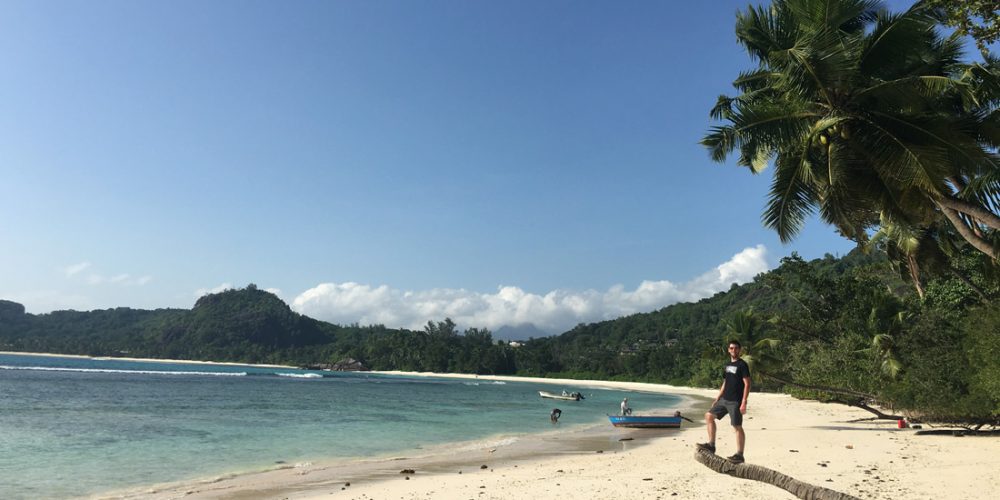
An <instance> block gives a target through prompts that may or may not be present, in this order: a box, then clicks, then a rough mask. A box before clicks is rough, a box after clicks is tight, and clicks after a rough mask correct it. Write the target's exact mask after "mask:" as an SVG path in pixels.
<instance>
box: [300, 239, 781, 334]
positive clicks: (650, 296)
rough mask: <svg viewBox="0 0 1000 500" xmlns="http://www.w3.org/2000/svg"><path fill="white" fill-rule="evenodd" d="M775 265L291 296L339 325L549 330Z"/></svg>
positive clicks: (346, 287) (748, 255)
mask: <svg viewBox="0 0 1000 500" xmlns="http://www.w3.org/2000/svg"><path fill="white" fill-rule="evenodd" d="M768 269H769V265H768V263H767V249H766V248H765V247H764V245H757V246H755V247H750V248H746V249H744V250H742V251H741V252H739V253H737V254H736V255H734V256H733V257H732V258H731V259H729V260H728V261H726V262H724V263H722V264H720V265H719V266H717V267H715V268H714V269H711V270H709V271H707V272H705V273H703V274H701V275H700V276H698V277H696V278H695V279H693V280H691V281H688V282H686V283H673V282H671V281H667V280H659V281H643V282H642V283H640V284H639V286H638V287H636V288H635V289H634V290H627V289H626V288H625V286H624V285H615V286H612V287H611V288H609V289H608V290H606V291H603V292H601V291H597V290H583V291H573V290H553V291H550V292H548V293H545V294H544V295H539V294H535V293H529V292H526V291H524V290H522V289H520V288H518V287H516V286H500V287H498V289H497V291H496V292H495V293H478V292H472V291H468V290H464V289H457V290H456V289H431V290H424V291H403V290H396V289H393V288H390V287H388V286H386V285H380V286H372V285H367V284H361V283H354V282H346V283H322V284H319V285H316V286H315V287H313V288H310V289H309V290H306V291H305V292H303V293H302V294H300V295H299V296H297V297H295V298H294V299H293V300H292V301H291V307H292V309H294V310H296V311H298V312H300V313H302V314H305V315H307V316H311V317H313V318H316V319H321V320H324V321H329V322H331V323H338V324H351V323H359V324H361V325H370V324H383V325H385V326H387V327H390V328H410V329H415V330H419V329H422V328H423V326H424V325H425V324H427V322H428V321H441V320H443V319H444V318H446V317H447V318H451V319H452V320H454V321H455V323H457V324H458V325H459V327H460V328H463V329H464V328H470V327H486V328H489V329H491V330H496V329H498V328H500V327H503V326H518V325H528V324H531V325H534V326H536V327H537V328H539V329H541V330H543V331H545V332H547V333H551V334H555V333H562V332H564V331H566V330H569V329H570V328H572V327H573V326H575V325H576V324H578V323H590V322H594V321H602V320H606V319H613V318H617V317H620V316H625V315H629V314H635V313H639V312H649V311H654V310H657V309H660V308H662V307H665V306H668V305H670V304H675V303H678V302H691V301H697V300H700V299H703V298H705V297H710V296H712V295H714V294H716V293H718V292H721V291H724V290H728V289H729V287H730V286H732V284H733V283H746V282H748V281H751V280H753V277H754V276H756V275H757V274H760V273H762V272H765V271H767V270H768Z"/></svg>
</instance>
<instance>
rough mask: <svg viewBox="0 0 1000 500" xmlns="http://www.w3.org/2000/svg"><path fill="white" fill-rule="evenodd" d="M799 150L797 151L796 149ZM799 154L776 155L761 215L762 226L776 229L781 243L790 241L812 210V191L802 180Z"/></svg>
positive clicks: (813, 205)
mask: <svg viewBox="0 0 1000 500" xmlns="http://www.w3.org/2000/svg"><path fill="white" fill-rule="evenodd" d="M796 153H800V152H796ZM800 158H801V154H784V155H782V154H779V155H778V157H777V160H776V161H775V169H774V181H773V182H772V184H771V191H770V193H769V194H768V202H767V207H766V208H765V210H764V215H763V217H762V219H763V223H764V226H766V227H769V228H771V229H774V230H775V231H777V232H778V237H779V238H780V239H781V241H782V242H788V241H791V240H792V238H793V237H794V236H795V235H796V234H797V233H798V232H799V230H800V229H801V228H802V224H803V223H804V222H805V219H806V218H807V217H808V216H809V215H811V214H812V213H813V210H814V207H815V203H816V193H815V192H814V191H813V189H812V187H811V185H810V184H808V183H806V182H803V181H802V175H801V173H800V168H802V167H803V165H802V163H801V162H800V161H799V160H800Z"/></svg>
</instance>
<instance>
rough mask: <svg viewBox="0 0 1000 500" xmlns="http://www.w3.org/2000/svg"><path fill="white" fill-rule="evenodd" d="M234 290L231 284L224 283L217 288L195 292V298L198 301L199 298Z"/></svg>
mask: <svg viewBox="0 0 1000 500" xmlns="http://www.w3.org/2000/svg"><path fill="white" fill-rule="evenodd" d="M232 289H233V285H232V284H230V283H223V284H221V285H219V286H217V287H215V288H199V289H197V290H195V292H194V298H196V299H198V298H201V296H202V295H208V294H210V293H219V292H224V291H226V290H232Z"/></svg>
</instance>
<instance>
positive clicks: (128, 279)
mask: <svg viewBox="0 0 1000 500" xmlns="http://www.w3.org/2000/svg"><path fill="white" fill-rule="evenodd" d="M92 267H93V265H92V264H91V263H90V262H81V263H79V264H73V265H71V266H67V267H65V268H63V272H65V273H66V277H67V278H74V279H76V278H75V277H76V276H77V275H78V274H80V273H82V272H83V271H85V270H87V269H90V268H92ZM152 279H153V277H152V276H149V275H146V276H140V277H133V276H132V275H130V274H128V273H119V274H116V275H114V276H106V275H104V274H101V273H99V272H90V273H87V275H86V277H84V278H83V281H84V282H85V283H87V284H88V285H93V286H96V285H104V284H112V285H117V286H142V285H145V284H146V283H149V282H150V281H152Z"/></svg>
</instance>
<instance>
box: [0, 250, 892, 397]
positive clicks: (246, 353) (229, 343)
mask: <svg viewBox="0 0 1000 500" xmlns="http://www.w3.org/2000/svg"><path fill="white" fill-rule="evenodd" d="M877 261H881V262H884V256H882V257H875V256H867V255H864V254H861V253H859V252H852V254H850V255H848V256H846V257H844V258H835V257H832V256H827V257H826V258H824V259H817V260H815V261H813V262H812V263H810V264H809V265H815V266H820V267H822V268H824V269H829V272H831V273H842V272H845V271H844V270H845V269H848V268H851V267H855V266H860V265H869V264H872V263H873V262H877ZM777 271H778V270H775V271H771V272H769V273H764V275H768V274H771V273H774V272H777ZM764 275H762V276H764ZM904 286H905V285H904ZM786 300H787V298H785V297H782V296H780V295H779V294H777V293H776V292H775V291H773V290H771V289H769V288H768V287H767V286H765V285H763V284H762V283H761V282H759V281H758V280H757V279H755V280H754V281H753V282H751V283H746V284H744V285H735V284H734V285H733V286H732V287H731V288H730V290H728V291H726V292H720V293H718V294H716V295H715V296H713V297H710V298H706V299H702V300H700V301H698V302H694V303H679V304H673V305H670V306H667V307H664V308H662V309H660V310H657V311H653V312H650V313H639V314H632V315H629V316H625V317H621V318H618V319H614V320H606V321H600V322H596V323H589V324H580V325H577V326H576V327H574V328H573V329H571V330H569V331H567V332H564V333H561V334H558V335H551V334H549V333H548V332H545V331H544V330H541V329H540V328H538V327H537V326H535V325H533V324H523V325H517V326H511V325H505V326H503V327H500V328H499V329H498V330H497V331H496V332H489V331H488V330H484V329H477V328H470V329H468V330H466V331H465V332H464V334H462V333H461V332H458V331H457V327H456V325H455V324H454V323H453V322H451V321H450V320H447V319H446V320H445V321H442V322H438V323H433V322H431V323H429V324H428V326H426V327H425V328H424V330H417V331H413V330H407V329H391V328H386V327H385V326H383V325H370V326H359V325H350V326H341V325H335V324H331V323H327V322H324V321H320V320H316V319H313V318H310V317H308V316H304V315H302V314H299V313H297V312H295V311H293V310H292V309H291V308H290V307H289V306H288V305H287V304H286V303H284V302H283V301H282V300H281V299H280V298H278V297H277V296H275V295H274V294H272V293H269V292H266V291H263V290H260V289H258V288H257V287H256V286H254V285H252V284H251V285H248V286H247V287H246V288H244V289H236V290H226V291H224V292H220V293H215V294H209V295H205V296H203V297H201V298H199V299H198V300H197V302H196V303H195V304H194V307H193V308H192V309H190V310H187V309H157V310H138V309H130V308H116V309H106V310H95V311H89V312H78V311H55V312H51V313H47V314H38V315H35V314H29V313H26V312H25V308H24V306H23V305H21V304H18V303H16V302H11V301H6V300H0V350H8V351H24V352H51V353H61V354H83V355H92V356H131V357H149V358H172V359H191V360H209V361H236V362H249V363H281V364H299V365H318V364H331V363H336V362H338V361H341V360H343V359H347V358H352V359H356V360H359V361H361V362H362V363H363V364H364V365H365V366H366V367H369V368H371V369H374V370H407V371H452V372H472V373H515V372H516V373H521V374H526V375H546V374H581V375H587V376H610V377H614V376H621V375H623V374H628V375H629V376H632V377H637V376H640V377H647V378H651V379H656V380H665V381H674V382H682V381H687V380H689V379H690V377H691V375H692V372H693V371H695V370H696V367H693V366H692V363H693V360H697V359H700V358H701V357H702V356H703V354H704V353H705V352H706V349H711V348H712V346H714V345H715V344H717V343H719V342H720V341H721V339H722V338H723V336H724V335H725V329H724V326H723V324H722V320H723V319H724V318H726V317H727V316H729V315H731V314H733V313H734V312H735V311H738V310H742V309H746V308H748V307H753V308H754V309H755V310H756V311H759V312H761V313H765V314H771V313H776V312H780V311H781V310H783V309H785V308H787V305H786V304H785V303H784V301H786ZM515 340H516V341H520V342H519V344H523V345H520V346H510V345H509V344H508V342H510V341H515ZM497 341H499V342H497Z"/></svg>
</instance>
